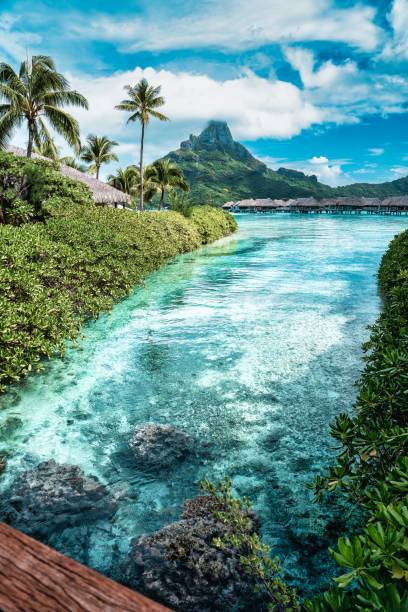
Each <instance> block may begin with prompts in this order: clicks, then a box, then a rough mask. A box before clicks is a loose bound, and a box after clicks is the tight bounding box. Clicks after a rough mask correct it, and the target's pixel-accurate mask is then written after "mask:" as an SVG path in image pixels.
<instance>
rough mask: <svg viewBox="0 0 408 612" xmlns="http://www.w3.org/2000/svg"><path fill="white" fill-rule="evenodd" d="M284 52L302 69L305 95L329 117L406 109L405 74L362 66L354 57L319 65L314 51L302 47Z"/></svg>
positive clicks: (353, 118) (348, 118)
mask: <svg viewBox="0 0 408 612" xmlns="http://www.w3.org/2000/svg"><path fill="white" fill-rule="evenodd" d="M285 54H286V57H287V59H288V61H289V62H290V64H291V65H292V67H293V68H294V69H295V70H297V71H298V72H299V75H300V78H301V80H302V83H303V87H304V91H305V99H306V100H308V101H309V102H310V103H311V104H313V105H314V106H315V107H317V108H320V109H321V110H322V112H324V113H325V115H326V117H327V121H332V122H334V123H356V122H358V121H359V120H360V117H362V116H364V115H370V114H380V115H386V114H390V113H403V112H405V103H406V99H407V94H408V80H407V79H406V78H405V77H401V76H398V75H387V74H382V73H381V72H377V73H373V72H368V71H365V70H361V69H359V67H358V66H357V64H356V63H355V62H354V61H352V60H347V61H345V62H343V63H341V64H334V63H333V62H332V61H331V60H328V61H325V62H323V63H321V64H320V65H317V60H316V58H315V56H314V55H313V53H312V52H311V51H310V50H309V49H304V48H302V47H287V48H286V49H285Z"/></svg>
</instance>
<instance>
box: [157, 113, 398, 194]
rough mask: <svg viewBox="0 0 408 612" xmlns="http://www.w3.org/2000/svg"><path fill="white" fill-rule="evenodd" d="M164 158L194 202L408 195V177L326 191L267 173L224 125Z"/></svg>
mask: <svg viewBox="0 0 408 612" xmlns="http://www.w3.org/2000/svg"><path fill="white" fill-rule="evenodd" d="M166 157H167V158H169V159H171V160H173V161H174V162H176V163H177V164H178V165H179V167H180V168H181V169H182V170H183V172H184V176H185V178H186V180H187V181H188V183H189V185H190V188H191V198H192V200H193V201H194V202H197V203H200V204H201V203H214V204H223V203H224V202H227V201H230V200H243V199H246V198H276V199H278V198H279V199H280V198H282V199H287V198H302V197H309V196H314V197H316V198H323V197H331V196H332V197H334V196H341V195H344V196H352V195H356V196H361V195H364V196H367V197H386V196H391V195H406V194H408V178H403V179H399V180H396V181H392V182H389V183H381V184H368V183H356V184H354V185H348V186H345V187H337V188H333V187H329V186H328V185H324V184H323V183H319V181H318V180H317V177H316V176H314V175H312V176H307V175H306V174H304V173H303V172H298V171H297V170H290V169H288V168H279V170H271V169H270V168H268V167H267V166H266V165H265V164H264V163H263V162H261V161H260V160H258V159H256V158H255V157H254V156H253V155H252V154H251V153H250V152H249V151H248V149H246V148H245V147H244V146H243V145H242V144H240V143H239V142H236V141H234V139H233V138H232V134H231V131H230V129H229V127H228V125H227V123H226V122H225V121H211V122H210V123H209V124H208V126H207V127H206V128H205V129H204V130H203V131H202V132H201V134H200V135H199V136H194V135H193V134H192V135H191V136H190V137H189V139H188V140H185V141H184V142H182V143H181V144H180V148H179V149H177V151H172V152H171V153H169V154H168V155H166Z"/></svg>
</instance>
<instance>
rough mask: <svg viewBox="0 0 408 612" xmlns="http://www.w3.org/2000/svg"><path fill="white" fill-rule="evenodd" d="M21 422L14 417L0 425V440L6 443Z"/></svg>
mask: <svg viewBox="0 0 408 612" xmlns="http://www.w3.org/2000/svg"><path fill="white" fill-rule="evenodd" d="M22 424H23V421H22V420H21V419H19V418H18V417H16V416H11V417H8V418H7V419H6V420H5V421H4V423H2V424H1V425H0V440H1V441H2V442H7V441H8V439H9V438H10V437H11V436H12V435H13V434H14V433H15V432H16V431H17V430H18V429H19V428H20V427H21V425H22Z"/></svg>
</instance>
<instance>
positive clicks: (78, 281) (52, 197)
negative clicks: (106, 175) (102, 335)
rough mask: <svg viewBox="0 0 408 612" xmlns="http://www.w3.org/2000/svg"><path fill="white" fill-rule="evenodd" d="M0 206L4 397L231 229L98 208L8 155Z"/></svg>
mask: <svg viewBox="0 0 408 612" xmlns="http://www.w3.org/2000/svg"><path fill="white" fill-rule="evenodd" d="M23 205H24V207H25V208H23ZM0 206H1V208H0V211H1V218H0V220H1V224H0V260H1V265H0V286H1V288H2V290H1V292H0V313H1V315H0V317H1V325H0V364H1V365H0V390H3V391H4V389H5V388H6V386H7V385H9V384H10V383H13V382H17V381H18V380H20V378H21V377H23V376H25V375H26V374H28V373H29V372H31V371H33V370H39V369H41V368H42V367H43V366H44V358H46V357H50V356H52V355H55V354H63V352H64V349H65V343H66V340H75V338H77V337H78V335H79V333H80V329H81V325H82V324H83V322H84V321H85V320H86V319H88V318H89V317H96V316H97V315H98V314H99V313H100V312H101V311H105V310H109V309H110V308H111V307H112V306H113V304H114V303H115V302H117V301H118V300H119V299H121V298H123V297H124V296H125V295H127V294H128V293H129V292H130V291H131V290H132V288H134V286H135V285H137V284H139V283H141V282H142V280H143V279H144V278H145V277H146V275H147V274H149V273H150V272H152V271H153V270H155V269H157V268H158V267H159V266H161V265H162V264H164V263H165V262H166V261H167V260H168V259H170V258H171V257H174V256H175V255H177V254H178V253H183V252H185V251H189V250H191V249H194V248H197V247H198V246H200V245H201V244H204V243H206V242H208V240H209V239H213V238H214V239H215V238H220V237H221V236H223V235H226V234H229V233H231V232H232V231H234V229H235V227H236V224H235V221H234V220H233V218H232V217H231V216H229V215H228V214H226V213H223V212H222V211H213V210H212V209H211V210H209V209H208V207H205V206H204V207H201V208H200V210H197V211H196V210H195V211H193V215H192V217H191V218H190V219H186V218H185V217H183V216H182V215H180V214H178V213H175V212H169V213H167V214H161V213H155V212H151V213H150V212H146V213H145V214H143V215H138V214H134V213H133V212H129V211H126V210H115V209H111V208H101V207H97V206H95V205H94V203H93V200H92V197H91V194H90V192H89V190H88V187H87V186H86V185H84V184H83V183H79V182H77V181H74V180H72V179H69V178H67V177H64V176H62V175H61V174H60V172H59V171H58V165H56V164H53V163H51V162H47V161H45V160H42V159H33V160H26V159H25V158H19V157H16V156H14V155H12V154H10V153H0ZM22 208H23V210H22Z"/></svg>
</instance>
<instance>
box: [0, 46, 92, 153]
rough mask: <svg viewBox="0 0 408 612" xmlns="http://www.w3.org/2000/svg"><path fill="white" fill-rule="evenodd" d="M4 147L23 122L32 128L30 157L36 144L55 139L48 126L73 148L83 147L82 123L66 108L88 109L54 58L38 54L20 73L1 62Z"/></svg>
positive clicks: (1, 136) (0, 119)
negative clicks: (79, 123) (80, 135)
mask: <svg viewBox="0 0 408 612" xmlns="http://www.w3.org/2000/svg"><path fill="white" fill-rule="evenodd" d="M0 102H3V103H2V104H0V146H2V147H4V146H5V145H6V143H7V141H8V139H9V138H10V136H11V134H12V132H13V130H14V129H15V128H17V127H20V126H21V125H22V124H23V122H26V123H27V127H28V144H27V157H31V154H32V152H33V145H34V143H35V144H36V145H37V146H40V143H41V142H46V141H50V140H51V135H50V132H49V130H48V127H47V123H46V122H45V120H47V121H48V123H49V124H50V126H51V127H52V128H53V129H54V130H55V131H56V132H57V133H58V134H60V135H61V136H62V137H63V138H64V139H65V140H66V141H67V142H68V144H69V145H71V146H72V147H75V148H76V149H77V150H79V148H80V138H79V125H78V122H77V121H76V120H75V119H74V118H73V117H72V116H71V115H69V114H68V113H67V112H66V111H65V110H63V108H64V106H67V105H71V106H78V107H81V108H86V109H87V108H88V102H87V100H86V99H85V98H84V96H83V95H81V94H80V93H79V92H77V91H74V90H72V89H70V88H69V83H68V81H67V80H66V78H65V77H64V76H63V75H62V74H60V73H59V72H57V71H56V68H55V64H54V62H53V60H52V59H51V58H50V57H47V56H45V55H35V56H33V57H32V58H31V59H27V60H25V61H24V62H22V63H21V65H20V70H19V73H18V74H17V73H16V72H15V71H14V69H13V68H12V67H11V66H10V65H9V64H5V63H4V62H2V63H0Z"/></svg>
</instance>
